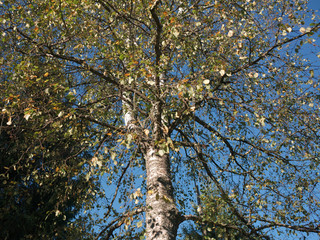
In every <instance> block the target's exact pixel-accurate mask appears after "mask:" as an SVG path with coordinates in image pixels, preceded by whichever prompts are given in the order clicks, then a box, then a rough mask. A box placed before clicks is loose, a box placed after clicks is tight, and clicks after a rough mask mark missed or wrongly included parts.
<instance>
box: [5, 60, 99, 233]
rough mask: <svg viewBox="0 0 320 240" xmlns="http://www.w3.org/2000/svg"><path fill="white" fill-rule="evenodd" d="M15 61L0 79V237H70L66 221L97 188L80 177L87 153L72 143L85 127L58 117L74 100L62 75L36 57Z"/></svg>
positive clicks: (91, 182)
mask: <svg viewBox="0 0 320 240" xmlns="http://www.w3.org/2000/svg"><path fill="white" fill-rule="evenodd" d="M7 59H8V58H7ZM8 60H9V59H8ZM19 60H20V61H21V62H20V63H19V64H21V65H22V67H21V69H20V70H19V71H15V72H14V73H8V72H7V73H6V75H4V76H2V78H1V90H0V92H1V97H2V99H1V109H2V112H1V125H0V160H1V161H0V163H1V165H0V167H1V168H0V169H1V170H0V174H1V175H0V179H1V185H0V212H1V214H0V222H1V227H0V229H1V230H0V232H1V235H0V236H1V239H44V238H50V239H74V238H69V237H71V236H69V230H70V229H68V223H69V222H70V221H71V220H73V219H74V218H75V217H76V215H77V214H78V213H79V211H80V210H81V209H82V206H83V204H84V203H85V202H86V201H87V202H88V201H89V200H93V195H92V193H93V192H94V191H95V189H96V187H97V183H95V182H94V181H93V179H85V174H83V173H84V172H86V171H87V170H86V168H85V167H84V164H88V162H89V161H90V159H91V158H92V156H91V154H89V153H88V151H87V148H86V147H85V146H81V145H79V144H78V141H77V137H78V136H83V133H84V130H85V129H87V128H88V127H89V125H87V123H84V122H80V121H77V120H74V119H72V118H70V117H68V116H66V115H63V116H62V114H61V113H62V112H64V111H70V106H71V105H72V104H73V102H74V101H75V100H74V96H73V95H70V94H68V90H67V82H65V79H64V76H63V74H60V73H59V71H57V69H52V64H50V63H46V62H44V60H43V59H40V58H31V59H25V58H24V57H23V56H22V57H21V58H20V59H19ZM5 67H6V66H5ZM2 69H3V70H6V69H5V68H2ZM17 76H19V77H17ZM59 114H60V116H59ZM66 114H67V113H66ZM70 125H72V129H73V131H74V132H72V133H71V127H70ZM75 130H77V132H76V131H75ZM82 139H83V138H82ZM77 232H78V233H81V229H77ZM72 234H73V235H75V232H73V233H72ZM82 234H83V235H84V233H82ZM72 237H73V236H72ZM78 239H80V238H78Z"/></svg>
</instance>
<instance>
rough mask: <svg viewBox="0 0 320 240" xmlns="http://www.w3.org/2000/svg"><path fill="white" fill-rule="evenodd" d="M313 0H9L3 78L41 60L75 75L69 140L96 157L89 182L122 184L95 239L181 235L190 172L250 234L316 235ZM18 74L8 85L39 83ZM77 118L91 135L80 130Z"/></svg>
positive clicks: (71, 77) (109, 197)
mask: <svg viewBox="0 0 320 240" xmlns="http://www.w3.org/2000/svg"><path fill="white" fill-rule="evenodd" d="M306 4H307V1H304V0H290V1H276V0H267V1H266V0H264V1H262V0H261V1H260V0H259V1H258V0H257V1H248V0H246V1H245V0H239V1H220V0H216V1H201V0H198V1H194V2H189V1H159V0H155V1H118V0H117V1H112V0H110V1H106V0H96V1H93V0H82V1H79V0H70V1H46V0H45V1H43V0H42V1H38V0H35V1H32V2H31V1H30V2H29V1H11V0H8V1H4V2H2V4H1V10H0V12H1V18H2V19H1V22H2V25H1V30H2V32H3V34H2V38H3V42H6V43H10V44H11V45H10V48H9V49H10V50H11V49H12V50H14V52H13V53H11V52H10V54H9V53H8V52H7V53H6V56H5V57H4V61H5V62H7V63H10V59H13V60H14V61H15V64H14V65H10V64H7V65H8V66H12V68H11V69H10V68H8V69H6V72H11V73H16V72H21V70H22V69H23V68H24V67H25V66H26V65H25V63H23V62H21V61H20V60H16V58H18V59H19V57H21V56H23V57H24V58H26V59H31V58H33V57H41V58H43V59H44V61H45V62H46V63H50V64H51V63H52V64H53V63H55V65H54V68H55V69H57V70H59V72H61V73H64V74H65V73H66V75H68V76H69V77H68V78H66V79H65V81H66V82H68V87H69V90H71V92H73V93H74V98H73V99H74V103H73V104H71V105H69V106H67V109H66V110H64V111H63V112H61V111H59V112H58V111H57V114H58V117H62V116H68V118H72V119H76V120H74V121H75V122H73V124H70V125H68V126H69V127H70V131H71V134H70V135H73V132H74V131H75V132H77V133H79V134H80V136H81V137H84V138H81V137H79V138H77V141H79V144H80V146H84V147H86V149H87V150H88V151H89V152H90V151H91V152H92V153H93V158H92V163H93V165H94V166H95V167H93V168H91V170H89V171H87V172H86V177H87V179H89V178H90V176H93V175H95V174H97V173H99V174H101V175H103V176H104V178H105V179H106V180H107V184H110V186H116V189H115V190H114V194H113V195H111V194H108V195H107V199H106V201H107V202H104V206H105V207H106V209H105V214H104V216H103V219H102V220H101V222H100V223H99V224H101V227H102V228H101V232H100V233H99V234H98V235H97V237H96V238H97V239H98V238H100V237H104V238H106V239H108V238H110V237H111V236H114V237H115V238H122V239H123V238H126V236H127V237H128V238H132V235H131V236H128V235H130V234H137V235H139V234H140V235H143V234H145V236H146V237H147V239H175V238H176V235H177V229H178V227H179V224H180V223H181V222H183V221H184V220H187V219H193V220H198V221H200V220H201V218H199V216H198V215H196V214H194V213H190V212H189V211H188V209H191V207H190V204H189V202H191V201H193V202H195V201H194V198H195V197H196V196H195V194H192V191H193V189H192V186H191V184H190V181H191V180H192V179H194V178H195V177H196V179H199V180H198V184H199V185H200V186H201V188H202V189H206V187H207V186H208V184H209V186H211V185H212V184H213V185H214V186H215V188H216V189H217V197H218V198H221V199H222V200H223V202H224V203H226V205H227V208H226V209H228V211H230V212H231V213H232V216H234V218H235V222H240V223H241V224H243V225H245V226H247V228H246V229H243V231H242V233H243V234H245V235H246V236H247V237H248V238H266V239H267V238H268V237H269V236H268V235H271V236H272V235H273V234H274V232H275V231H273V230H274V229H278V230H279V234H282V232H280V230H282V229H287V230H289V232H288V233H291V232H290V231H292V232H299V231H300V232H308V233H309V232H313V233H319V231H320V230H319V225H318V222H319V201H318V197H319V194H318V190H319V188H318V182H319V174H318V167H319V166H318V165H319V161H318V157H319V156H318V153H319V149H318V148H319V137H318V136H319V130H318V126H319V119H320V118H319V98H318V95H319V94H318V91H319V79H318V71H317V70H318V67H317V66H315V63H316V60H315V57H316V56H315V54H316V53H317V51H318V46H317V45H316V42H315V40H314V39H313V37H315V34H314V33H315V32H317V31H318V29H319V26H320V25H319V18H318V16H317V15H315V14H313V13H312V12H310V11H307V5H306ZM306 44H307V45H306ZM305 45H306V46H307V48H306V47H305ZM307 53H308V54H309V53H310V54H313V56H312V55H308V56H307V55H306V54H307ZM306 57H309V58H308V59H306ZM17 62H18V63H19V64H16V63H17ZM23 73H24V74H23V75H14V76H15V77H14V78H12V82H15V81H17V79H21V81H25V80H26V79H28V77H29V78H31V75H30V73H28V72H26V73H25V72H23ZM44 74H46V73H44ZM21 76H23V77H21ZM43 76H44V75H43ZM52 87H53V86H50V85H49V90H50V89H51V88H52ZM45 105H46V104H44V106H45ZM65 113H66V115H65ZM68 114H70V115H68ZM32 116H33V117H34V119H37V118H40V119H41V118H42V117H44V118H45V116H43V115H42V113H39V112H38V113H37V114H34V115H32ZM25 118H26V117H25ZM54 120H55V119H54ZM77 120H83V121H84V120H85V121H87V126H88V128H83V131H77V130H75V129H76V128H77V124H76V122H77ZM123 120H124V121H123ZM56 122H59V121H54V123H56ZM101 194H102V192H101ZM215 198H216V197H215ZM118 200H119V202H120V204H121V209H117V208H116V205H115V202H116V201H118ZM141 200H145V203H144V201H141ZM101 211H102V210H101ZM143 212H145V224H143V222H142V221H141V219H142V218H143V215H142V214H141V213H143ZM136 226H138V227H142V228H144V227H145V233H143V231H142V232H139V230H134V229H136ZM116 229H117V231H115V230H116Z"/></svg>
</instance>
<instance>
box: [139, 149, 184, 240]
mask: <svg viewBox="0 0 320 240" xmlns="http://www.w3.org/2000/svg"><path fill="white" fill-rule="evenodd" d="M157 152H158V151H157V150H156V149H155V148H154V147H149V148H148V149H147V151H146V153H145V160H146V168H147V191H148V192H147V199H146V200H147V202H146V203H147V210H146V236H147V240H173V239H176V236H177V230H178V226H179V214H178V210H177V208H176V205H175V202H174V196H173V186H172V181H171V176H170V162H169V155H168V154H165V155H163V156H160V155H159V154H158V153H157Z"/></svg>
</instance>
